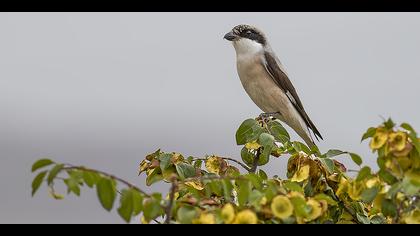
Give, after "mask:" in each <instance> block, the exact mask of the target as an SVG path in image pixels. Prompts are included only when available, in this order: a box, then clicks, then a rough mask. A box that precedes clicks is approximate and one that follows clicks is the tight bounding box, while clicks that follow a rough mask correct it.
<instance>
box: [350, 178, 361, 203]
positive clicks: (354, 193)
mask: <svg viewBox="0 0 420 236" xmlns="http://www.w3.org/2000/svg"><path fill="white" fill-rule="evenodd" d="M362 191H363V186H362V183H359V182H357V181H354V182H352V183H349V185H348V191H347V193H348V195H349V197H350V198H351V199H353V200H355V201H359V200H360V199H362V197H361V194H362Z"/></svg>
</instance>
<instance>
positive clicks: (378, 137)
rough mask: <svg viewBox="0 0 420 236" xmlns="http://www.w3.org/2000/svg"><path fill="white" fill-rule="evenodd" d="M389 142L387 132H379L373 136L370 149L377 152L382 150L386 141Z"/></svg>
mask: <svg viewBox="0 0 420 236" xmlns="http://www.w3.org/2000/svg"><path fill="white" fill-rule="evenodd" d="M387 140H388V133H387V132H386V131H382V130H377V131H376V134H375V135H374V136H373V138H372V140H371V141H370V144H369V146H370V148H371V149H373V150H375V149H379V148H381V147H382V146H383V145H384V144H385V143H386V141H387Z"/></svg>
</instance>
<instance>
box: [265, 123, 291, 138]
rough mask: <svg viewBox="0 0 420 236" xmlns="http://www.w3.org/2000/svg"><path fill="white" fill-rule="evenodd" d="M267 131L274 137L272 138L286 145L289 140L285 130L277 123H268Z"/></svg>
mask: <svg viewBox="0 0 420 236" xmlns="http://www.w3.org/2000/svg"><path fill="white" fill-rule="evenodd" d="M267 126H268V129H269V130H270V132H271V134H272V135H273V136H274V138H275V139H276V140H277V141H279V142H281V143H286V142H288V141H289V140H290V135H289V133H288V132H287V130H286V129H285V128H284V127H283V126H282V125H281V124H280V122H278V121H275V120H273V121H269V122H268V124H267Z"/></svg>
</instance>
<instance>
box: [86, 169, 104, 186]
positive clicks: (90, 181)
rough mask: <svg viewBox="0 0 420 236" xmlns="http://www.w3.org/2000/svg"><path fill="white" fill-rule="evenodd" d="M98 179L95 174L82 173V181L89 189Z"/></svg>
mask: <svg viewBox="0 0 420 236" xmlns="http://www.w3.org/2000/svg"><path fill="white" fill-rule="evenodd" d="M99 179H100V177H99V176H98V174H96V173H92V172H89V171H83V181H84V182H85V184H86V185H87V186H88V187H89V188H93V187H94V186H95V185H96V184H97V183H98V181H99Z"/></svg>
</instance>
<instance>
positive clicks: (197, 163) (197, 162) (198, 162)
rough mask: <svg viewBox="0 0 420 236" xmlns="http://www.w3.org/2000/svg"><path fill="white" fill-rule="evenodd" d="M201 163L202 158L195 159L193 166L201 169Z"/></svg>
mask: <svg viewBox="0 0 420 236" xmlns="http://www.w3.org/2000/svg"><path fill="white" fill-rule="evenodd" d="M202 165H203V161H202V160H196V161H195V162H194V167H195V168H197V169H201V167H202Z"/></svg>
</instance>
